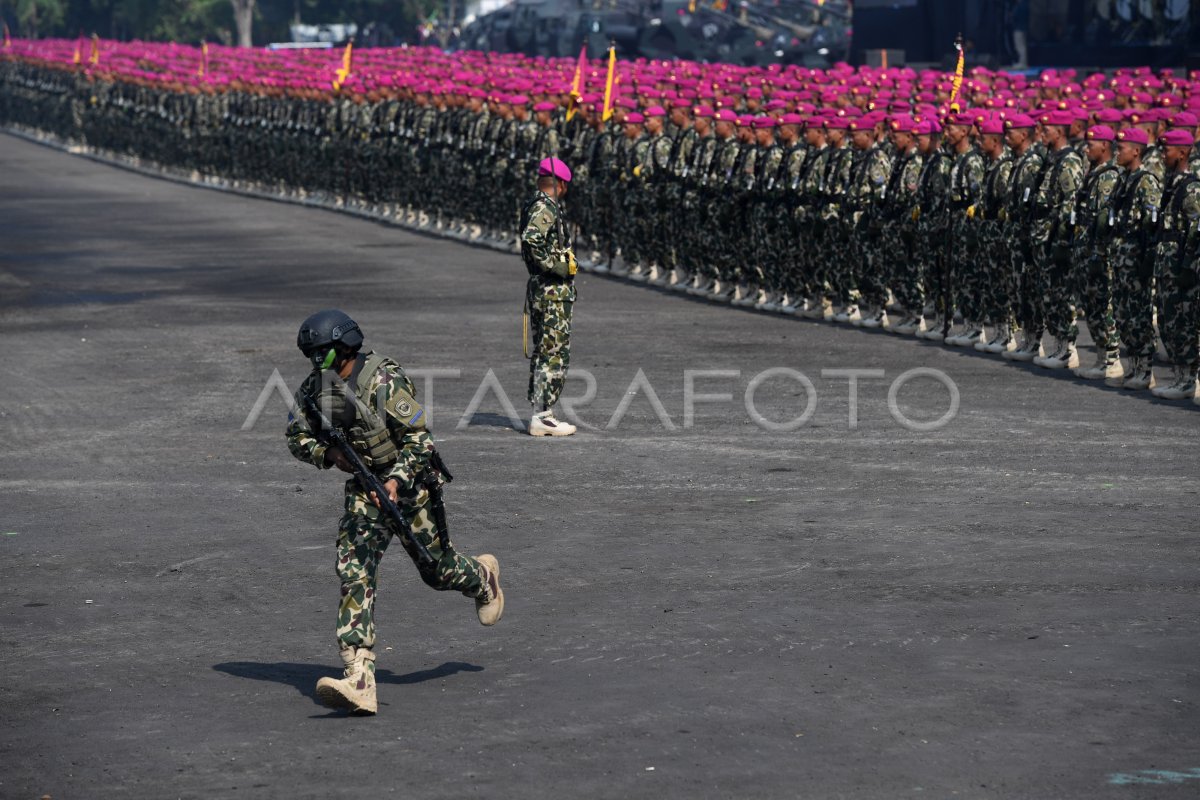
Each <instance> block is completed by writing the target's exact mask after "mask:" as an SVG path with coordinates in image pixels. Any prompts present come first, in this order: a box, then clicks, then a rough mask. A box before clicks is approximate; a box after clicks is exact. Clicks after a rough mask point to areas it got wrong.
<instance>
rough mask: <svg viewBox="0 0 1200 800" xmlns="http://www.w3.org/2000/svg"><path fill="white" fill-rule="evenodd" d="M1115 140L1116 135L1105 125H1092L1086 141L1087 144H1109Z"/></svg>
mask: <svg viewBox="0 0 1200 800" xmlns="http://www.w3.org/2000/svg"><path fill="white" fill-rule="evenodd" d="M1116 138H1117V134H1116V133H1114V132H1113V129H1112V128H1110V127H1108V126H1107V125H1093V126H1092V127H1090V128H1088V132H1087V139H1088V141H1089V142H1111V141H1114V140H1115V139H1116Z"/></svg>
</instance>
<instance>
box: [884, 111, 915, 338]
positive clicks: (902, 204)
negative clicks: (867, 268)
mask: <svg viewBox="0 0 1200 800" xmlns="http://www.w3.org/2000/svg"><path fill="white" fill-rule="evenodd" d="M891 129H892V134H891V141H892V147H893V149H894V150H895V152H896V160H895V161H894V162H893V164H892V174H891V175H889V176H888V184H887V191H886V193H885V194H884V197H883V204H882V206H881V208H880V214H881V217H882V220H883V240H882V242H883V244H882V247H883V252H884V253H886V254H887V255H886V259H885V268H884V273H883V279H884V281H885V283H886V284H887V285H888V286H889V287H890V288H891V290H892V292H893V293H894V294H895V296H896V302H897V303H898V304H899V306H900V307H901V308H902V309H904V316H903V317H902V318H901V319H900V321H899V322H898V323H897V324H896V325H889V326H888V328H887V330H888V332H890V333H899V334H907V333H913V332H914V331H915V330H916V329H917V328H918V327H921V328H923V327H924V323H925V318H924V315H923V314H922V310H921V305H922V304H923V302H924V301H923V299H922V298H920V297H919V296H917V295H916V293H915V292H913V291H912V289H913V283H914V281H912V279H911V278H910V277H909V272H910V271H911V270H912V262H913V258H914V249H915V245H916V242H915V232H914V230H913V226H914V224H915V223H914V222H913V219H912V214H913V209H915V208H916V207H917V190H918V189H919V188H920V185H921V167H922V165H923V164H924V156H922V155H921V152H920V150H919V149H918V147H917V136H916V132H917V123H916V121H914V120H913V119H912V118H911V117H907V116H904V117H897V118H896V119H894V120H892V123H891Z"/></svg>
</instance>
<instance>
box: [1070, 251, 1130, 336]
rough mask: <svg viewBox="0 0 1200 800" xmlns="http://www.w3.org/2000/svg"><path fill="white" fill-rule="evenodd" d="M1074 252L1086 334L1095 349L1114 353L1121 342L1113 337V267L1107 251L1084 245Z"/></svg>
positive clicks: (1114, 299)
mask: <svg viewBox="0 0 1200 800" xmlns="http://www.w3.org/2000/svg"><path fill="white" fill-rule="evenodd" d="M1076 252H1077V258H1076V260H1075V265H1076V269H1077V270H1078V273H1079V278H1078V280H1077V281H1076V283H1077V284H1078V286H1079V293H1080V296H1081V298H1082V300H1083V313H1084V319H1086V320H1087V326H1088V332H1089V333H1091V334H1092V341H1094V342H1095V343H1096V349H1097V350H1105V351H1108V350H1116V349H1117V348H1118V347H1119V346H1120V344H1121V340H1120V337H1118V336H1117V320H1116V308H1115V304H1116V298H1115V297H1114V296H1113V268H1112V265H1111V264H1110V263H1109V259H1108V249H1107V248H1106V247H1104V246H1103V245H1101V246H1095V245H1084V246H1081V247H1080V248H1079V249H1078V250H1077V251H1076Z"/></svg>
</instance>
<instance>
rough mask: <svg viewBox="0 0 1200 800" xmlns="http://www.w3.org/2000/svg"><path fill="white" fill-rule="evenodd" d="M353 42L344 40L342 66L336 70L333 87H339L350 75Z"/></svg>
mask: <svg viewBox="0 0 1200 800" xmlns="http://www.w3.org/2000/svg"><path fill="white" fill-rule="evenodd" d="M353 48H354V44H353V43H351V42H346V52H344V53H342V68H341V69H339V70H338V71H337V78H336V79H334V81H333V88H334V89H340V88H342V84H343V83H345V82H346V78H349V77H350V64H351V61H352V59H353V56H352V55H351V53H352V51H353Z"/></svg>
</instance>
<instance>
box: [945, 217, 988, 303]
mask: <svg viewBox="0 0 1200 800" xmlns="http://www.w3.org/2000/svg"><path fill="white" fill-rule="evenodd" d="M951 213H952V216H951V218H950V220H951V222H950V302H951V304H952V306H951V307H952V308H953V309H954V310H956V311H958V312H960V313H961V314H962V315H963V319H964V320H967V321H970V322H978V321H979V320H980V318H981V317H982V316H983V283H984V281H985V280H986V273H985V270H984V269H983V265H982V264H980V263H979V260H978V258H977V254H978V251H979V227H978V225H977V224H976V223H975V220H973V219H970V218H968V217H967V215H966V214H965V213H964V212H962V211H953V212H951Z"/></svg>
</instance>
